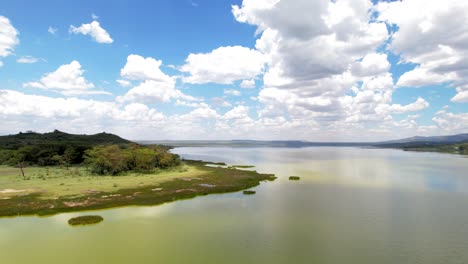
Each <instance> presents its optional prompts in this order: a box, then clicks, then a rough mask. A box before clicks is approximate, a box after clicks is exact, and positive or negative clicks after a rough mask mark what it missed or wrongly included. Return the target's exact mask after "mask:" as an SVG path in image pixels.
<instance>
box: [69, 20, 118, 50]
mask: <svg viewBox="0 0 468 264" xmlns="http://www.w3.org/2000/svg"><path fill="white" fill-rule="evenodd" d="M69 31H70V33H73V34H83V35H90V36H91V37H92V38H93V39H94V40H95V41H96V42H97V43H107V44H109V43H112V42H114V40H113V39H112V38H111V36H110V35H109V33H107V31H106V30H105V29H103V28H102V27H101V25H100V24H99V22H98V21H93V22H91V23H89V24H82V25H81V26H79V27H75V26H70V29H69Z"/></svg>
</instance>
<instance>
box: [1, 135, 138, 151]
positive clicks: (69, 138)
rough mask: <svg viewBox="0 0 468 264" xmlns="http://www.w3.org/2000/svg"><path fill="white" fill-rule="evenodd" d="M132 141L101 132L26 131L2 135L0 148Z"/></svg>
mask: <svg viewBox="0 0 468 264" xmlns="http://www.w3.org/2000/svg"><path fill="white" fill-rule="evenodd" d="M127 143H131V141H128V140H126V139H123V138H121V137H119V136H117V135H114V134H109V133H99V134H94V135H74V134H68V133H65V132H62V131H58V130H55V131H53V132H49V133H44V134H41V133H36V132H26V133H21V132H20V133H19V134H16V135H8V136H0V149H10V150H16V149H19V148H20V147H23V146H36V145H44V144H47V145H63V144H65V145H75V146H97V145H106V144H127Z"/></svg>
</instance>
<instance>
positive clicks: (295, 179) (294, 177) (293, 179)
mask: <svg viewBox="0 0 468 264" xmlns="http://www.w3.org/2000/svg"><path fill="white" fill-rule="evenodd" d="M300 179H301V177H299V176H289V180H290V181H298V180H300Z"/></svg>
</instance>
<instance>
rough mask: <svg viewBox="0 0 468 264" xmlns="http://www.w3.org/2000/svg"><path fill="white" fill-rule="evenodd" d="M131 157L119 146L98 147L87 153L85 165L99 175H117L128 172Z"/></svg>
mask: <svg viewBox="0 0 468 264" xmlns="http://www.w3.org/2000/svg"><path fill="white" fill-rule="evenodd" d="M130 158H131V157H130V155H128V153H127V152H125V151H123V150H122V149H121V148H120V147H119V146H117V145H109V146H97V147H94V148H92V149H88V150H86V151H85V163H86V164H87V165H89V166H90V167H91V170H92V171H93V172H94V173H97V174H101V175H104V174H110V175H116V174H118V173H120V172H123V171H127V170H128V164H129V161H130Z"/></svg>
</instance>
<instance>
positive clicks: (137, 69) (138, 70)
mask: <svg viewBox="0 0 468 264" xmlns="http://www.w3.org/2000/svg"><path fill="white" fill-rule="evenodd" d="M161 65H162V61H161V60H156V59H154V58H151V57H148V58H144V57H142V56H140V55H135V54H131V55H129V56H128V57H127V63H126V64H125V66H124V67H123V68H122V69H121V70H120V76H121V77H122V78H125V79H129V80H138V81H142V80H154V81H160V82H172V81H173V78H172V77H170V76H168V75H166V74H165V73H163V72H162V71H161V69H160V67H161Z"/></svg>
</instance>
